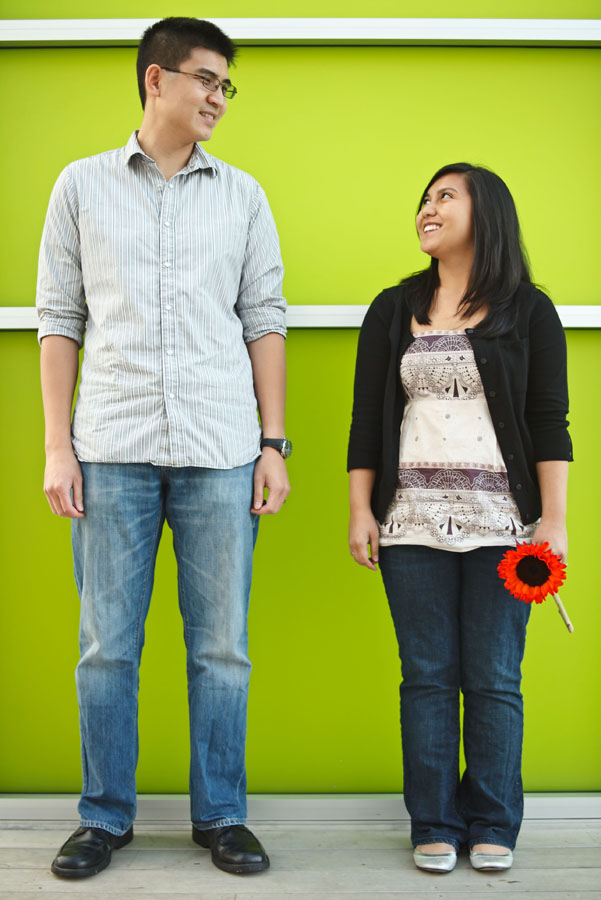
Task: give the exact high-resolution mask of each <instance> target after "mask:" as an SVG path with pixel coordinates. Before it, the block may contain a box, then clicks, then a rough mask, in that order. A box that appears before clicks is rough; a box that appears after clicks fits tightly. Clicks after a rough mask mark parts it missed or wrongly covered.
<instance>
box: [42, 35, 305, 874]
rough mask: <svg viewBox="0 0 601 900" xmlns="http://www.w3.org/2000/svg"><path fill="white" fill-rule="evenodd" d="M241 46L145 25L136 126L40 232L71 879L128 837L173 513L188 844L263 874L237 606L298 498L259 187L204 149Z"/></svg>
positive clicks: (96, 866) (57, 192)
mask: <svg viewBox="0 0 601 900" xmlns="http://www.w3.org/2000/svg"><path fill="white" fill-rule="evenodd" d="M235 52H236V48H235V46H234V44H233V43H232V42H231V40H230V39H229V38H228V37H227V36H226V35H225V34H223V32H221V31H220V30H219V29H218V28H217V27H216V26H214V25H212V24H211V23H209V22H204V21H200V20H197V19H189V18H171V19H164V20H163V21H161V22H158V23H156V24H154V25H153V26H152V27H151V28H149V29H148V30H147V31H146V32H145V34H144V36H143V38H142V41H141V44H140V48H139V52H138V63H137V66H138V85H139V89H140V96H141V99H142V105H143V109H144V115H143V120H142V125H141V127H140V130H139V131H138V132H137V133H136V132H134V134H132V136H131V138H130V139H129V142H128V143H127V145H126V146H125V147H124V148H121V149H119V150H114V151H111V152H107V153H101V154H100V155H98V156H94V157H91V158H88V159H83V160H79V161H77V162H74V163H72V164H71V165H69V166H68V167H67V168H66V169H65V170H64V172H63V173H62V174H61V176H60V177H59V179H58V181H57V183H56V185H55V188H54V190H53V193H52V197H51V199H50V204H49V208H48V214H47V218H46V224H45V227H44V234H43V238H42V246H41V251H40V268H39V277H38V295H37V304H38V310H39V316H40V322H41V327H40V331H39V338H40V342H41V368H42V394H43V400H44V413H45V419H46V453H47V462H46V471H45V478H44V490H45V493H46V496H47V498H48V501H49V503H50V506H51V508H52V511H53V512H54V513H55V514H56V515H61V516H66V517H69V518H71V519H72V537H73V550H74V563H75V577H76V582H77V587H78V591H79V594H80V598H81V626H80V648H81V659H80V661H79V664H78V666H77V672H76V681H77V691H78V701H79V709H80V728H81V739H82V762H83V788H82V796H81V800H80V804H79V812H80V816H81V825H80V828H78V829H77V831H75V832H74V834H73V835H71V837H70V838H69V839H68V840H67V841H66V843H65V844H64V845H63V846H62V847H61V849H60V850H59V853H58V855H57V857H56V858H55V860H54V862H53V864H52V871H53V872H54V873H55V874H56V875H59V876H61V877H64V878H79V877H84V876H88V875H94V874H96V873H97V872H99V871H101V870H102V869H104V868H105V867H106V866H107V865H108V864H109V862H110V860H111V851H112V850H113V849H117V848H119V847H123V846H124V845H125V844H127V843H128V842H129V841H130V840H131V839H132V837H133V827H132V823H133V820H134V817H135V809H136V787H135V767H136V762H137V749H138V746H137V741H138V737H137V693H138V668H139V663H140V656H141V652H142V646H143V643H144V621H145V618H146V614H147V611H148V605H149V602H150V595H151V590H152V579H153V571H154V563H155V558H156V552H157V547H158V543H159V539H160V534H161V529H162V526H163V522H164V521H165V519H166V520H167V522H168V524H169V526H170V527H171V529H172V531H173V538H174V548H175V553H176V557H177V562H178V584H179V602H180V609H181V612H182V617H183V621H184V636H185V641H186V648H187V670H188V694H189V704H190V732H191V770H190V798H191V814H192V822H193V831H192V836H193V839H194V841H196V843H197V844H200V846H202V847H206V848H210V849H211V852H212V859H213V862H214V863H215V864H216V865H217V866H219V867H220V868H221V869H224V870H225V871H226V872H235V873H247V872H257V871H261V870H262V869H266V868H267V867H268V866H269V860H268V857H267V855H266V853H265V850H264V849H263V847H262V845H261V844H260V842H259V841H258V840H257V839H256V838H255V836H254V835H253V834H252V833H251V832H250V831H249V830H248V829H247V828H246V827H245V826H244V822H245V816H246V777H245V761H244V746H245V736H246V700H247V693H248V676H249V671H250V663H249V660H248V656H247V627H246V626H247V615H246V614H247V606H248V596H249V591H250V578H251V568H252V552H253V547H254V542H255V538H256V532H257V526H258V522H259V516H261V515H265V514H268V513H276V512H277V511H278V510H279V508H280V507H281V505H282V503H283V502H284V500H285V498H286V495H287V494H288V492H289V490H290V487H289V483H288V478H287V474H286V465H285V457H286V456H287V455H289V453H290V450H291V445H290V442H289V441H287V440H286V438H285V431H284V396H285V357H284V336H285V333H286V331H285V324H284V313H285V301H284V300H283V298H282V297H281V282H282V274H283V270H282V264H281V258H280V251H279V245H278V239H277V233H276V230H275V225H274V223H273V219H272V216H271V213H270V211H269V207H268V204H267V200H266V198H265V195H264V193H263V191H262V190H261V188H260V187H259V185H258V184H257V182H256V181H254V179H252V178H251V177H250V176H249V175H247V174H246V173H244V172H241V171H240V170H238V169H235V168H233V167H232V166H229V165H226V164H225V163H223V162H221V161H220V160H217V159H215V158H214V157H212V156H210V155H209V154H207V153H205V152H204V151H203V150H202V149H201V148H200V146H199V145H198V143H197V142H198V141H208V140H209V139H210V137H211V135H212V133H213V131H214V129H215V127H216V125H217V123H218V122H219V120H220V119H221V118H222V116H223V115H224V114H225V111H226V109H227V105H228V100H230V99H232V98H233V96H234V95H235V93H236V89H235V88H234V87H233V85H232V83H231V81H230V78H229V73H228V65H229V64H230V63H231V62H232V61H233V58H234V55H235ZM84 329H86V343H85V351H84V360H83V366H82V375H81V383H80V387H79V393H78V398H77V404H76V408H75V412H74V415H73V422H72V424H71V421H70V419H71V404H72V399H73V393H74V389H75V383H76V378H77V373H78V351H79V348H80V347H81V345H82V343H83V334H84ZM257 404H258V409H259V414H260V418H261V426H259V422H258V419H257ZM261 429H262V431H261ZM265 494H267V499H265Z"/></svg>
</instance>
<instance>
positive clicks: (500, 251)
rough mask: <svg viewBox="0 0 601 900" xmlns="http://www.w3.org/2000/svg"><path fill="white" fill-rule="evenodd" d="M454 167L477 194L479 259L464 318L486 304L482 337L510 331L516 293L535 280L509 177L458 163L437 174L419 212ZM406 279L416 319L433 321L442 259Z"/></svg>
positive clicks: (473, 194) (474, 212) (474, 196)
mask: <svg viewBox="0 0 601 900" xmlns="http://www.w3.org/2000/svg"><path fill="white" fill-rule="evenodd" d="M451 172H456V173H459V174H460V175H465V179H466V181H467V186H468V191H469V194H470V197H471V198H472V222H473V227H474V260H473V263H472V270H471V272H470V277H469V280H468V284H467V288H466V290H465V294H464V296H463V299H462V300H461V303H460V309H461V310H462V317H463V318H468V317H470V316H472V315H473V314H474V313H475V312H477V310H479V309H481V308H482V307H483V306H486V307H488V312H487V314H486V317H485V318H484V319H483V320H482V322H480V324H479V325H478V326H477V328H476V330H477V333H478V334H479V335H481V336H482V337H493V336H495V335H499V334H504V333H505V332H507V331H508V330H509V329H510V328H511V325H512V323H513V321H514V315H515V310H514V304H513V302H512V301H513V297H514V294H515V292H516V291H517V289H518V287H519V286H520V284H522V283H524V282H526V283H528V284H530V283H531V282H532V278H531V276H530V266H529V263H528V257H527V255H526V251H525V249H524V247H523V244H522V238H521V234H520V223H519V221H518V215H517V211H516V208H515V203H514V202H513V197H512V196H511V194H510V192H509V188H508V187H507V185H506V184H505V182H504V181H503V180H502V179H501V178H499V176H498V175H495V173H494V172H491V171H490V169H486V168H484V166H472V165H470V164H469V163H453V164H452V165H449V166H443V167H442V169H439V170H438V172H435V174H434V175H433V176H432V178H431V179H430V181H429V182H428V184H427V186H426V188H425V190H424V192H423V194H422V196H421V199H420V201H419V206H418V212H419V210H420V209H421V208H422V204H423V201H424V197H425V195H426V194H427V193H428V191H429V189H430V187H431V185H432V184H433V183H434V182H435V181H437V180H438V179H439V178H442V176H443V175H448V174H450V173H451ZM402 284H403V285H405V290H406V291H407V296H408V298H409V302H410V304H411V307H412V311H413V315H414V316H415V318H416V320H417V321H418V322H419V323H420V325H429V324H430V319H429V315H428V314H429V310H430V305H431V303H432V299H433V297H434V291H435V290H436V288H437V287H438V286H439V284H440V279H439V277H438V260H437V259H435V258H434V257H432V261H431V263H430V265H429V266H428V268H427V269H424V270H423V271H421V272H417V273H416V274H415V275H411V276H410V277H409V278H405V279H403V281H402Z"/></svg>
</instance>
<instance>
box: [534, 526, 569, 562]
mask: <svg viewBox="0 0 601 900" xmlns="http://www.w3.org/2000/svg"><path fill="white" fill-rule="evenodd" d="M545 541H547V543H548V544H549V547H550V548H551V552H552V553H554V554H555V555H556V556H559V558H560V560H561V561H562V562H563V563H565V562H567V558H568V533H567V531H566V526H565V523H564V522H549V523H548V524H547V522H545V519H544V518H542V519H541V520H540V522H539V523H538V525H537V528H536V531H535V532H534V534H533V535H532V543H533V544H542V543H544V542H545Z"/></svg>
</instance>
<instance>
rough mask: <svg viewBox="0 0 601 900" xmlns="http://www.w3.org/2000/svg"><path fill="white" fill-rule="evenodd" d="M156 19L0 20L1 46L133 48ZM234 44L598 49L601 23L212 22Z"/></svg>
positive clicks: (409, 20)
mask: <svg viewBox="0 0 601 900" xmlns="http://www.w3.org/2000/svg"><path fill="white" fill-rule="evenodd" d="M156 21H158V20H157V19H4V20H1V21H0V45H5V46H6V45H8V46H34V45H36V44H37V45H46V46H47V45H53V44H55V45H56V44H58V45H69V44H72V45H77V46H82V45H84V46H85V45H96V46H98V45H109V46H115V45H119V44H121V45H130V46H132V45H135V44H137V42H138V41H139V39H140V36H141V34H142V32H143V31H144V30H145V29H146V28H147V27H148V26H149V25H152V23H153V22H156ZM211 21H212V22H214V23H215V24H216V25H218V26H219V27H220V28H222V29H223V30H224V31H225V32H226V34H228V35H229V36H230V37H231V38H233V40H235V41H236V42H238V43H240V44H275V45H277V44H291V45H294V44H297V45H302V44H363V45H369V44H416V45H420V44H422V45H427V44H456V45H469V44H475V45H487V44H490V45H508V46H514V45H526V46H533V45H534V46H538V45H550V46H581V47H596V46H600V45H601V19H461V18H445V19H415V18H394V19H391V18H228V19H221V18H218V19H211Z"/></svg>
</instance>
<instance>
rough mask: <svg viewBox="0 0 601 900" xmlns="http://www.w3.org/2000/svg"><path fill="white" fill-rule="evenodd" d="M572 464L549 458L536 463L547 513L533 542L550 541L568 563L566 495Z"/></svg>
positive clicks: (544, 513) (544, 510)
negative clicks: (569, 466) (569, 467)
mask: <svg viewBox="0 0 601 900" xmlns="http://www.w3.org/2000/svg"><path fill="white" fill-rule="evenodd" d="M568 465H569V463H567V462H566V461H565V460H563V459H547V460H544V461H541V462H537V464H536V474H537V477H538V484H539V487H540V495H541V500H542V507H543V514H542V516H541V517H540V522H539V523H538V526H537V528H536V531H535V532H534V535H533V537H532V540H533V541H534V542H535V543H536V544H542V543H543V542H544V541H547V543H548V544H549V547H550V548H551V551H552V552H553V553H555V555H556V556H559V558H560V559H561V561H562V562H564V563H565V562H567V556H568V535H567V532H566V496H567V489H568Z"/></svg>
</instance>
